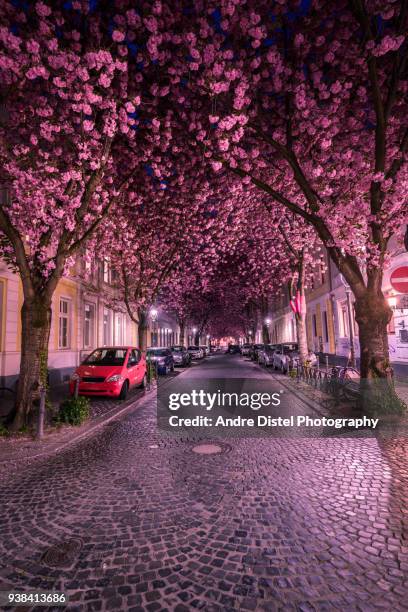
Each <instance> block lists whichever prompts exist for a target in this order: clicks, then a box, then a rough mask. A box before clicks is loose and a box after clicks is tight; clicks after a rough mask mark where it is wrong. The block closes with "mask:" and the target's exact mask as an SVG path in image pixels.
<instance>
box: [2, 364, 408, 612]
mask: <svg viewBox="0 0 408 612" xmlns="http://www.w3.org/2000/svg"><path fill="white" fill-rule="evenodd" d="M227 360H230V361H229V362H228V363H231V364H233V368H234V370H235V371H236V372H238V375H241V376H247V375H249V376H251V375H252V376H254V375H256V374H255V373H254V372H255V370H254V368H255V366H253V365H250V364H246V363H245V362H244V361H243V360H239V358H237V357H234V356H215V357H212V358H210V359H209V360H208V361H207V362H206V363H204V364H203V365H202V366H200V368H203V370H204V369H205V368H208V371H209V373H210V371H211V375H213V372H214V371H215V372H217V373H218V374H219V373H220V372H222V371H223V367H224V366H225V364H226V363H227ZM197 370H198V368H197ZM182 376H185V374H182ZM296 401H297V402H299V401H300V400H299V399H296ZM197 443H199V440H198V439H194V438H193V437H191V436H190V437H188V435H187V434H186V435H184V436H183V435H181V436H178V437H177V436H169V435H165V433H163V432H160V431H159V430H158V429H157V428H156V415H155V402H154V401H153V399H151V398H146V399H144V400H142V401H141V402H140V403H139V406H138V408H137V410H135V411H134V412H133V413H132V414H129V415H127V416H126V418H124V419H123V420H122V421H119V422H114V423H111V424H110V425H109V426H107V427H105V428H104V429H103V430H102V431H101V432H100V433H99V434H98V435H95V436H94V437H92V438H90V439H88V440H86V441H84V442H80V443H78V444H77V445H75V446H74V447H72V448H71V449H69V450H67V451H65V452H63V453H61V454H59V455H57V456H56V457H54V458H52V459H48V460H47V461H45V460H38V461H36V462H34V463H33V464H32V465H31V466H30V467H28V468H25V469H24V471H23V472H22V473H20V474H18V475H16V474H14V475H11V476H8V477H7V476H5V475H3V478H2V485H1V490H0V497H1V499H2V506H1V510H2V512H1V517H0V590H4V589H6V588H10V587H14V588H17V587H20V588H25V589H29V588H36V589H40V588H41V589H56V590H64V591H66V592H68V593H69V595H70V604H69V606H68V608H67V609H69V610H78V611H83V610H86V611H88V610H89V611H91V610H131V611H133V612H137V611H145V610H147V611H151V612H154V611H156V610H157V611H160V610H169V611H170V610H171V611H172V610H175V611H177V612H183V611H186V612H188V611H189V610H194V609H201V610H206V611H208V612H213V611H222V610H267V611H274V610H299V611H300V612H306V611H311V610H318V611H324V610H342V611H344V610H347V611H353V610H361V611H363V612H365V611H369V610H387V611H390V610H392V611H402V610H406V609H407V606H406V602H407V600H408V599H407V597H408V544H407V542H408V540H407V530H406V529H407V513H408V510H407V508H406V500H407V498H408V495H407V493H408V459H407V457H408V455H407V447H406V442H405V441H404V440H387V441H379V440H377V439H375V438H369V439H348V438H332V439H328V438H325V439H293V438H290V439H282V438H281V439H279V438H255V439H254V438H247V439H245V438H234V439H228V440H217V444H219V445H220V447H221V449H222V451H223V452H222V453H219V454H214V455H201V454H197V453H195V452H193V450H192V449H193V447H194V445H196V444H197ZM40 609H41V610H44V608H38V610H40ZM60 609H61V608H60ZM25 610H27V608H25Z"/></svg>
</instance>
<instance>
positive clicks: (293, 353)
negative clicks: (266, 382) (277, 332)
mask: <svg viewBox="0 0 408 612" xmlns="http://www.w3.org/2000/svg"><path fill="white" fill-rule="evenodd" d="M298 359H299V352H298V345H297V344H296V343H294V342H293V343H287V344H278V345H277V347H276V351H275V352H274V354H273V367H274V368H275V370H280V371H281V372H282V373H283V374H287V372H288V371H289V365H290V363H291V362H292V363H293V364H294V363H296V361H297V360H298Z"/></svg>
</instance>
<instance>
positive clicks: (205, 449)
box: [193, 444, 222, 455]
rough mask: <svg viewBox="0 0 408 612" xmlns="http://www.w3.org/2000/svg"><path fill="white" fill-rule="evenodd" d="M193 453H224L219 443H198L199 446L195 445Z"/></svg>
mask: <svg viewBox="0 0 408 612" xmlns="http://www.w3.org/2000/svg"><path fill="white" fill-rule="evenodd" d="M193 453H197V454H198V455H218V454H219V453H222V447H221V446H219V445H218V444H197V446H193Z"/></svg>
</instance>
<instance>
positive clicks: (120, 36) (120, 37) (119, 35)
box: [112, 30, 125, 42]
mask: <svg viewBox="0 0 408 612" xmlns="http://www.w3.org/2000/svg"><path fill="white" fill-rule="evenodd" d="M112 39H113V40H114V41H115V42H122V41H124V40H125V34H124V33H123V32H121V31H120V30H113V32H112Z"/></svg>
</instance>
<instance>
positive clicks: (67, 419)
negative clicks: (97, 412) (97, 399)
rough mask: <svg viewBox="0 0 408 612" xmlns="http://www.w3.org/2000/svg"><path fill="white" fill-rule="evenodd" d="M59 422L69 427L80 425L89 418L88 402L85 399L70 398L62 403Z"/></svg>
mask: <svg viewBox="0 0 408 612" xmlns="http://www.w3.org/2000/svg"><path fill="white" fill-rule="evenodd" d="M58 416H59V421H60V422H61V423H69V425H81V424H82V423H83V422H84V421H86V419H87V418H88V417H89V400H88V398H86V397H77V398H75V397H72V398H70V399H66V400H64V401H63V402H62V404H61V406H60V411H59V415H58Z"/></svg>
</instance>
